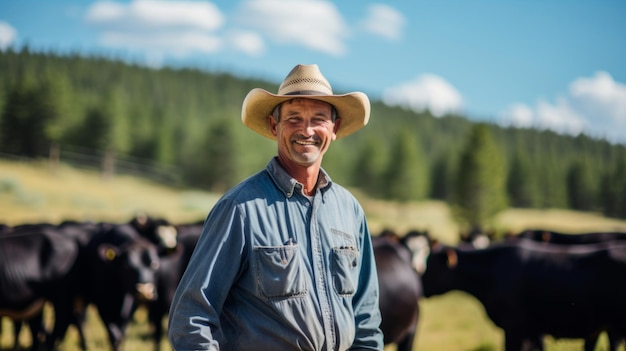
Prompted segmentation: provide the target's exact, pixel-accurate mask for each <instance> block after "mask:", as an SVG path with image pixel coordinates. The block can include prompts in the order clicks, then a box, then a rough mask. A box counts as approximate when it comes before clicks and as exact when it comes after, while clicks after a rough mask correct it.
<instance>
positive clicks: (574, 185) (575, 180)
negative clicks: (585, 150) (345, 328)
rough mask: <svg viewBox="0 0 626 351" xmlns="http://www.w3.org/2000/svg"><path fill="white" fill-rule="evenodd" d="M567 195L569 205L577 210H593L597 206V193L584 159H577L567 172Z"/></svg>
mask: <svg viewBox="0 0 626 351" xmlns="http://www.w3.org/2000/svg"><path fill="white" fill-rule="evenodd" d="M566 183H567V196H568V200H569V206H570V208H572V209H575V210H581V211H591V210H594V209H595V208H596V197H595V196H596V194H597V189H595V187H594V184H593V180H592V175H591V172H590V169H589V167H588V166H587V164H586V163H585V162H583V161H580V160H579V161H576V162H574V163H573V164H572V166H571V167H570V169H569V171H568V173H567V179H566Z"/></svg>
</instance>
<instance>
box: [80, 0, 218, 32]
mask: <svg viewBox="0 0 626 351" xmlns="http://www.w3.org/2000/svg"><path fill="white" fill-rule="evenodd" d="M86 19H87V21H89V22H91V23H96V24H102V25H105V26H114V27H115V28H120V27H123V28H137V29H147V28H155V27H156V28H181V27H182V28H189V29H196V30H209V31H210V30H216V29H218V28H219V27H221V26H222V25H223V24H224V17H223V15H222V13H221V12H220V11H219V9H218V8H217V7H216V6H215V5H214V4H212V3H210V2H205V1H163V0H134V1H132V2H130V3H118V2H113V1H99V2H96V3H95V4H93V5H92V6H91V7H90V8H89V10H88V12H87V16H86Z"/></svg>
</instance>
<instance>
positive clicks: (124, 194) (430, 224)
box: [0, 160, 626, 351]
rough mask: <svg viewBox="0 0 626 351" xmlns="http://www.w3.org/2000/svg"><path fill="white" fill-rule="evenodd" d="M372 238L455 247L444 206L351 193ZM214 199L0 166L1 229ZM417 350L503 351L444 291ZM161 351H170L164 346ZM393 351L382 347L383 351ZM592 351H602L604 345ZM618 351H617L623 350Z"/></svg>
mask: <svg viewBox="0 0 626 351" xmlns="http://www.w3.org/2000/svg"><path fill="white" fill-rule="evenodd" d="M355 195H356V196H357V197H358V198H359V200H360V201H361V203H362V205H363V207H364V209H365V211H366V213H367V215H368V219H369V223H370V227H371V228H370V229H371V231H372V233H374V234H376V233H378V232H380V231H381V230H382V229H383V228H392V229H394V230H396V231H398V232H399V233H404V232H406V231H407V230H409V229H427V230H429V231H430V233H431V234H432V235H433V236H435V237H437V238H439V239H440V240H441V241H443V242H447V243H455V242H456V241H457V237H458V232H459V229H458V227H457V225H456V224H455V223H454V221H453V220H452V218H451V215H450V210H449V208H448V206H447V205H446V204H445V203H442V202H438V201H425V202H420V203H405V204H400V203H390V202H385V201H379V200H373V199H370V198H367V196H365V195H364V194H361V193H358V192H355ZM218 196H219V195H216V194H210V193H205V192H202V191H197V190H189V189H174V188H168V187H165V186H162V185H158V184H154V183H151V182H148V181H145V180H142V179H137V178H133V177H126V176H116V177H114V178H112V179H103V178H101V177H100V175H99V174H98V173H96V172H93V171H87V170H77V169H73V168H70V167H67V166H63V165H61V166H60V167H58V168H56V169H55V170H52V169H50V168H49V167H48V165H47V163H45V162H41V163H24V162H18V161H7V160H0V223H5V224H9V225H17V224H21V223H32V222H52V223H56V222H60V221H62V220H66V219H74V220H96V221H112V222H124V221H127V220H128V219H129V218H131V217H132V216H133V215H134V214H135V213H137V212H139V211H147V212H148V213H150V214H152V215H156V216H162V217H165V218H167V219H168V220H170V221H172V222H186V221H195V220H198V219H203V218H204V217H205V216H206V214H207V212H208V210H209V209H210V208H211V207H212V206H213V204H214V203H215V201H216V200H217V198H218ZM495 222H496V225H497V226H498V228H499V229H501V230H513V231H518V230H521V229H523V228H529V227H541V228H548V229H554V230H561V231H565V232H572V233H576V232H583V231H590V230H623V231H626V221H619V220H614V219H608V218H604V217H602V216H600V215H598V214H594V213H580V212H574V211H566V210H545V211H539V210H519V209H510V210H507V211H504V212H502V213H501V214H499V215H498V216H497V218H496V221H495ZM420 307H421V319H420V325H419V327H418V336H417V340H416V344H415V346H416V350H419V351H448V350H449V351H489V350H493V351H497V350H502V344H503V341H502V340H503V335H502V332H501V331H500V329H499V328H497V327H495V326H494V325H493V324H492V323H491V322H490V321H489V320H488V318H487V317H486V316H485V313H484V310H483V308H482V306H481V305H480V304H479V303H478V302H477V301H476V300H475V299H474V298H472V297H471V296H468V295H466V294H464V293H461V292H451V293H448V294H446V295H443V296H438V297H432V298H429V299H424V300H422V301H421V303H420ZM148 333H149V329H148V327H147V324H146V323H145V311H144V310H139V311H138V312H137V314H136V315H135V323H133V324H132V325H131V327H130V328H129V330H128V332H127V338H126V340H125V342H124V347H125V350H127V351H131V350H132V351H135V350H137V351H148V350H150V351H152V349H153V344H152V343H151V342H150V340H149V338H148V337H147V335H148ZM86 334H87V339H88V340H87V341H88V346H89V349H90V350H95V351H100V350H108V349H109V348H108V345H107V342H106V333H105V331H104V328H103V326H102V324H101V323H100V321H99V319H98V316H97V314H96V313H95V311H94V310H93V309H90V310H89V313H88V323H87V326H86ZM11 335H12V325H11V324H10V323H9V321H8V320H7V319H6V318H3V320H2V335H1V336H0V350H7V349H9V348H10V347H11V346H12V345H11ZM76 340H77V334H76V332H75V330H74V329H73V328H70V331H69V332H68V335H67V337H66V339H65V340H64V342H63V344H62V345H61V350H72V351H74V350H78V344H77V342H76ZM20 342H21V345H22V346H25V345H29V344H30V333H29V332H28V331H27V328H24V329H23V330H22V333H21V334H20ZM161 350H169V345H168V344H167V343H166V342H165V343H164V345H162V348H161ZM391 350H395V349H394V347H392V346H389V347H387V349H386V351H391ZM569 350H582V341H581V340H558V341H555V340H552V339H548V347H547V351H569ZM597 350H598V351H599V350H607V343H606V338H605V337H603V338H602V339H601V345H599V347H598V349H597ZM622 350H623V348H622Z"/></svg>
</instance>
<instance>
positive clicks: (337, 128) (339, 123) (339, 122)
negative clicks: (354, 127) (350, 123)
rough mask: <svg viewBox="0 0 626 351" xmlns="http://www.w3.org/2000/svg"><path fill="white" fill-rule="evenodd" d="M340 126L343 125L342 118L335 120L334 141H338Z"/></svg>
mask: <svg viewBox="0 0 626 351" xmlns="http://www.w3.org/2000/svg"><path fill="white" fill-rule="evenodd" d="M340 125H341V118H339V117H337V119H335V126H334V127H333V140H337V131H339V126H340Z"/></svg>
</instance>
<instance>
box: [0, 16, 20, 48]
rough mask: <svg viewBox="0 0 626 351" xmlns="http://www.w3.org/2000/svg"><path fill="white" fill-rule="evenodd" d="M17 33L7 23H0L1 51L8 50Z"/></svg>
mask: <svg viewBox="0 0 626 351" xmlns="http://www.w3.org/2000/svg"><path fill="white" fill-rule="evenodd" d="M16 37H17V31H16V30H15V28H13V27H12V26H11V25H10V24H8V23H7V22H3V21H0V50H6V49H7V48H8V47H9V46H11V44H12V43H13V41H14V40H15V38H16Z"/></svg>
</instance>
